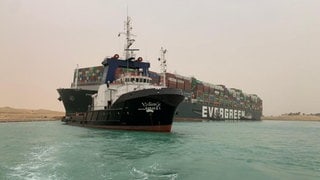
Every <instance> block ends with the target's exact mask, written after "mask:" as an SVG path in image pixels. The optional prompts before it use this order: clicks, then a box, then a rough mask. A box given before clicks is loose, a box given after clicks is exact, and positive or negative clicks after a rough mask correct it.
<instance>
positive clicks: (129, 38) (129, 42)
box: [118, 16, 139, 60]
mask: <svg viewBox="0 0 320 180" xmlns="http://www.w3.org/2000/svg"><path fill="white" fill-rule="evenodd" d="M124 23H125V26H124V31H125V32H120V33H119V35H118V36H120V35H121V34H124V35H125V36H126V44H125V46H124V52H125V59H126V60H129V59H131V58H134V56H135V54H134V51H139V49H130V47H131V46H132V45H133V43H134V42H135V39H133V38H132V36H135V35H134V34H132V33H131V31H132V26H131V18H130V17H129V16H127V21H125V22H124Z"/></svg>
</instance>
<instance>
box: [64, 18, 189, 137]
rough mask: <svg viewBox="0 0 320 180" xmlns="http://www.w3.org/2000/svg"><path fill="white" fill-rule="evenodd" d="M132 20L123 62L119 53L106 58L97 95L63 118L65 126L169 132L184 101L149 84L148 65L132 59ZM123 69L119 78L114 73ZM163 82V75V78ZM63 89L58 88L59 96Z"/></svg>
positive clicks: (173, 92) (128, 24)
mask: <svg viewBox="0 0 320 180" xmlns="http://www.w3.org/2000/svg"><path fill="white" fill-rule="evenodd" d="M131 30H132V27H131V21H130V18H129V17H127V21H126V33H124V34H125V35H126V39H127V44H126V46H125V59H120V58H119V55H118V54H115V55H114V56H113V57H111V58H106V59H105V60H104V61H103V62H102V65H103V66H104V72H103V77H102V78H103V79H102V82H103V83H102V84H101V85H100V86H99V88H98V92H97V93H95V94H93V95H91V98H92V104H91V105H90V106H89V107H88V110H87V111H86V112H83V113H76V114H73V115H69V116H68V115H66V116H65V117H64V118H63V121H64V122H66V124H70V125H78V126H84V127H94V128H106V129H121V130H137V131H156V132H170V131H171V127H172V121H173V117H174V114H175V111H176V108H177V106H178V105H179V104H180V103H181V102H182V101H183V100H184V96H183V92H182V90H180V89H176V88H167V87H165V86H164V85H162V86H160V85H154V84H153V85H152V84H151V80H152V79H151V78H150V77H149V67H150V63H148V62H143V59H142V58H141V57H139V58H137V59H136V58H135V57H134V54H133V52H134V51H137V50H138V49H130V47H131V45H132V44H133V42H134V39H132V38H131ZM161 52H162V58H159V60H161V62H162V67H163V71H164V72H163V74H165V71H166V70H165V67H166V65H165V58H164V55H165V52H166V51H165V50H163V49H162V51H161ZM119 69H126V70H125V72H123V73H122V74H121V75H120V76H119V77H115V74H116V73H115V72H116V71H118V70H119ZM163 79H164V80H165V76H164V78H163ZM63 90H64V89H58V92H59V93H60V92H61V91H63Z"/></svg>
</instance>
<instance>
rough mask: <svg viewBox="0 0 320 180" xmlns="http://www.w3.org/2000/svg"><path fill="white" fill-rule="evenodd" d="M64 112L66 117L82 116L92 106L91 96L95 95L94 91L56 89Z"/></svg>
mask: <svg viewBox="0 0 320 180" xmlns="http://www.w3.org/2000/svg"><path fill="white" fill-rule="evenodd" d="M57 91H58V93H59V95H60V97H59V98H58V99H59V100H60V101H62V103H63V106H64V108H65V111H66V117H68V116H75V115H80V114H83V113H84V112H87V111H88V108H89V105H91V104H92V97H91V95H93V94H95V93H97V91H94V90H85V89H73V88H61V89H57Z"/></svg>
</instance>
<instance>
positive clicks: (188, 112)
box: [58, 89, 262, 121]
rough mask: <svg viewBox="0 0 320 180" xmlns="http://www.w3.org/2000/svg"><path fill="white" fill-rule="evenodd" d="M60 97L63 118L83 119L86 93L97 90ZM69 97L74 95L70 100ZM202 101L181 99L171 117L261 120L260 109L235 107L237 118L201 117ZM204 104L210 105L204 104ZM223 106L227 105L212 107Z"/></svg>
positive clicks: (87, 100) (69, 91) (71, 91)
mask: <svg viewBox="0 0 320 180" xmlns="http://www.w3.org/2000/svg"><path fill="white" fill-rule="evenodd" d="M58 92H59V94H60V98H61V100H62V102H63V104H64V107H65V110H66V117H65V119H69V118H70V117H72V118H73V119H81V120H82V119H83V116H84V114H85V113H86V112H87V111H88V107H89V106H90V105H91V104H92V100H91V97H90V96H88V94H94V93H96V92H97V91H92V90H84V89H58ZM70 97H74V100H73V101H71V100H70V99H73V98H70ZM203 106H204V104H202V103H191V102H189V101H183V102H182V103H180V104H179V105H178V107H177V109H176V113H175V115H174V117H173V119H174V121H207V120H209V121H224V120H246V121H259V120H261V116H262V111H258V110H251V109H237V110H241V111H245V116H243V117H240V118H238V119H235V118H230V117H228V118H222V117H218V116H216V115H212V116H210V114H209V113H208V114H207V117H202V113H203V112H202V107H203ZM205 106H210V105H208V104H206V105H205ZM212 107H213V106H212ZM213 108H224V109H227V108H228V107H213Z"/></svg>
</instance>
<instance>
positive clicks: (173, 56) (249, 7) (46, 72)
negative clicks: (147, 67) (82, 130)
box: [0, 0, 320, 115]
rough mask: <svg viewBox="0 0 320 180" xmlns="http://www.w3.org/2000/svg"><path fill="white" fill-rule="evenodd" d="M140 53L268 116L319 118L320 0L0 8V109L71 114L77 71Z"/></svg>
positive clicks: (77, 0) (115, 1)
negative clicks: (237, 93)
mask: <svg viewBox="0 0 320 180" xmlns="http://www.w3.org/2000/svg"><path fill="white" fill-rule="evenodd" d="M127 6H128V7H129V15H130V16H131V17H132V18H133V27H134V29H133V32H134V33H135V34H136V35H137V37H136V44H135V47H137V48H140V49H141V51H140V53H139V55H140V56H142V57H144V59H148V60H149V61H150V62H151V63H152V64H151V69H152V70H155V71H159V69H160V68H159V63H158V61H157V57H158V56H159V50H160V47H161V46H163V47H165V48H167V49H168V54H167V59H168V66H169V67H168V69H169V71H170V72H176V73H179V74H182V75H186V76H195V77H196V78H197V79H200V80H203V81H206V82H210V83H214V84H224V85H226V86H227V87H230V88H231V87H234V88H239V89H242V90H243V91H244V92H246V93H254V94H257V95H259V96H260V97H261V98H262V99H263V105H264V114H265V115H277V114H282V113H286V112H299V111H300V112H305V113H316V112H320V93H319V92H320V83H319V77H320V70H319V68H320V50H319V47H320V34H319V32H320V18H319V17H320V10H319V7H320V1H319V0H263V1H262V0H227V1H217V0H189V1H188V0H174V1H172V0H162V1H150V0H136V1H129V0H127V1H125V0H91V1H87V0H68V1H63V0H57V1H53V0H28V1H22V0H21V1H20V0H0V24H1V28H0V83H1V89H0V92H1V93H0V107H1V106H12V107H17V108H35V109H39V108H45V109H51V110H59V111H63V110H64V109H63V105H62V103H61V102H59V101H58V100H57V98H58V94H57V92H56V89H57V88H59V87H69V86H70V83H71V80H72V77H73V70H74V68H75V67H76V65H77V64H79V66H80V67H85V66H96V65H100V63H101V61H102V60H103V59H104V58H105V57H106V56H112V55H113V54H115V53H119V54H121V53H122V48H123V38H119V37H117V34H118V32H121V31H123V27H124V20H125V17H126V9H127Z"/></svg>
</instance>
